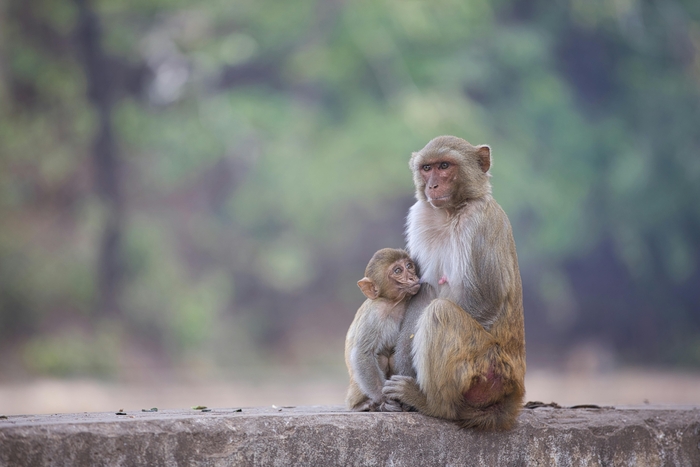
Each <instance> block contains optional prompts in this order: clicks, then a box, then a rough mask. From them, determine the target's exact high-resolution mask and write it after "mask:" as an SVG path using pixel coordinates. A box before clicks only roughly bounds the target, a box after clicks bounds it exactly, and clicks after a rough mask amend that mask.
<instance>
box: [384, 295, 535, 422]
mask: <svg viewBox="0 0 700 467" xmlns="http://www.w3.org/2000/svg"><path fill="white" fill-rule="evenodd" d="M412 357H413V363H414V365H415V368H416V374H417V376H416V379H415V380H414V379H413V378H410V377H397V376H394V377H392V379H391V380H390V381H388V382H387V383H386V384H385V385H384V394H385V395H386V396H387V397H392V398H395V399H398V400H400V401H402V402H403V403H406V404H410V405H412V406H413V407H415V408H416V409H418V411H420V412H422V413H425V414H426V415H432V416H435V417H441V418H447V419H451V420H459V421H460V424H461V425H462V426H465V427H467V426H473V427H477V428H480V429H486V430H493V429H504V428H508V427H510V426H511V425H512V423H513V421H514V420H515V417H516V416H517V413H518V412H519V410H520V409H519V407H520V404H521V399H522V396H523V393H524V389H520V390H519V388H522V384H514V383H513V382H512V378H511V375H512V373H513V371H512V368H511V367H512V364H511V363H510V359H509V358H508V356H507V355H504V354H503V353H502V352H501V350H500V346H499V345H498V342H497V341H496V339H494V337H493V336H492V335H491V334H489V333H488V332H487V331H486V330H485V329H484V328H483V326H481V325H480V324H479V323H478V322H477V321H476V320H475V319H474V318H472V317H471V316H470V315H469V314H468V313H466V312H465V311H464V310H463V309H462V308H460V307H459V306H458V305H456V304H455V303H453V302H451V301H449V300H445V299H437V300H433V301H432V302H431V303H430V305H429V306H428V307H427V308H426V310H425V311H424V313H423V314H422V315H421V317H420V318H419V320H418V322H417V325H416V331H415V335H414V337H413V347H412Z"/></svg>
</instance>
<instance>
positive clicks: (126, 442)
mask: <svg viewBox="0 0 700 467" xmlns="http://www.w3.org/2000/svg"><path fill="white" fill-rule="evenodd" d="M235 410H236V409H216V408H214V409H212V411H211V412H201V411H194V410H189V411H183V410H170V411H161V412H130V411H127V412H126V415H116V414H114V413H85V414H58V415H44V416H10V417H8V418H7V419H0V466H25V465H26V466H30V465H31V466H41V465H51V466H76V467H82V466H96V465H110V466H122V465H123V466H127V465H129V466H130V465H149V466H161V465H162V466H166V465H168V466H170V465H183V466H184V465H187V466H230V465H236V466H239V465H242V466H247V465H265V466H288V465H323V466H335V465H338V466H341V465H342V466H351V465H357V466H360V465H362V466H374V465H377V466H379V465H397V466H425V465H477V466H495V465H509V466H510V465H515V466H517V465H554V466H557V465H561V466H647V465H650V466H652V465H653V466H700V407H653V406H644V407H630V408H601V409H555V408H537V409H525V410H523V413H522V414H521V416H520V418H519V421H518V424H517V426H516V427H515V429H513V430H512V431H509V432H506V433H478V432H474V431H468V430H460V429H458V428H457V427H456V426H455V425H454V424H453V423H450V422H448V421H444V420H438V419H434V418H430V417H426V416H423V415H420V414H417V413H398V414H393V413H351V412H347V411H345V410H344V409H343V408H342V407H324V406H314V407H281V408H275V407H268V408H243V410H242V411H241V412H237V411H235Z"/></svg>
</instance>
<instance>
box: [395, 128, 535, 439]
mask: <svg viewBox="0 0 700 467" xmlns="http://www.w3.org/2000/svg"><path fill="white" fill-rule="evenodd" d="M409 165H410V167H411V170H412V171H413V180H414V183H415V186H416V199H417V201H416V203H415V204H414V205H413V206H412V207H411V209H410V211H409V214H408V220H407V224H406V240H407V247H408V251H409V253H410V255H411V256H412V257H413V258H414V259H415V260H416V263H417V265H418V267H419V268H420V270H421V277H422V279H421V282H422V286H421V289H420V291H419V292H418V294H417V295H416V296H414V297H413V298H411V301H410V303H409V305H408V309H407V310H406V314H405V318H404V321H403V324H402V327H401V331H400V334H399V339H398V342H397V346H396V353H395V372H396V375H394V376H393V377H392V378H391V379H390V380H389V381H387V382H386V383H385V385H384V389H383V393H384V395H385V396H386V397H388V398H390V399H396V400H398V401H401V402H402V403H404V404H407V405H409V406H412V407H414V408H415V409H417V410H418V411H419V412H422V413H424V414H426V415H431V416H435V417H441V418H446V419H450V420H457V421H458V423H459V425H460V426H462V427H474V428H477V429H481V430H506V429H509V428H511V427H512V426H513V424H514V423H515V420H516V418H517V416H518V414H519V412H520V409H521V406H522V399H523V396H524V394H525V385H524V378H525V330H524V323H523V304H522V285H521V282H520V272H519V270H518V258H517V255H516V252H515V242H514V241H513V234H512V231H511V227H510V223H509V222H508V217H507V216H506V214H505V213H504V212H503V210H502V209H501V207H500V206H499V205H498V204H497V203H496V201H495V200H494V199H493V197H492V196H491V183H490V182H489V178H490V176H491V175H490V174H489V173H488V170H489V167H490V166H491V149H490V148H489V147H488V146H485V145H484V146H472V145H471V144H469V143H468V142H467V141H465V140H463V139H460V138H457V137H454V136H440V137H437V138H435V139H433V140H432V141H430V142H429V143H428V144H427V145H426V146H425V147H424V148H423V149H422V150H421V151H419V152H416V153H413V155H412V157H411V161H410V163H409Z"/></svg>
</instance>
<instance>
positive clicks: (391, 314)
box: [345, 248, 420, 411]
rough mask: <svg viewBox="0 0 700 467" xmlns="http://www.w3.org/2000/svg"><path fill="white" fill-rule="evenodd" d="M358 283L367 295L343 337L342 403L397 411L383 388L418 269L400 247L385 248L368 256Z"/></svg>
mask: <svg viewBox="0 0 700 467" xmlns="http://www.w3.org/2000/svg"><path fill="white" fill-rule="evenodd" d="M397 268H398V270H400V272H396V271H397ZM357 285H358V286H359V287H360V289H361V290H362V292H363V293H364V294H365V296H367V300H365V302H364V303H363V304H362V306H361V307H360V309H359V310H357V314H356V315H355V319H354V320H353V322H352V324H351V325H350V329H349V330H348V334H347V337H346V339H345V364H346V365H347V367H348V373H349V375H350V385H349V387H348V393H347V396H346V398H345V402H346V405H347V406H348V408H349V409H351V410H355V411H400V410H401V405H400V404H398V403H396V402H395V401H392V400H387V398H386V397H384V395H383V394H382V388H383V386H384V382H385V381H386V380H387V379H388V378H390V377H391V376H392V375H393V374H394V370H393V366H394V365H393V361H394V356H393V354H394V346H395V345H396V339H397V337H398V334H399V329H400V326H401V320H402V319H403V315H404V312H405V311H406V305H407V304H408V300H409V299H410V297H411V296H412V295H415V293H416V292H418V288H419V287H420V284H419V281H418V271H417V270H416V267H415V263H414V262H413V260H412V259H411V258H410V257H409V256H408V254H407V253H406V252H405V251H404V250H395V249H391V248H384V249H383V250H379V251H378V252H376V253H375V254H374V256H372V259H371V260H370V262H369V264H368V265H367V269H366V270H365V277H363V278H362V279H361V280H359V281H358V283H357Z"/></svg>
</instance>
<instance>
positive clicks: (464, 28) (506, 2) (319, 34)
mask: <svg viewBox="0 0 700 467" xmlns="http://www.w3.org/2000/svg"><path fill="white" fill-rule="evenodd" d="M441 134H454V135H457V136H461V137H463V138H465V139H467V140H469V141H470V142H472V143H474V144H482V143H487V144H490V145H491V147H492V149H493V158H494V163H493V167H492V170H491V172H492V174H493V179H492V182H493V185H494V194H495V197H496V199H497V200H498V201H499V203H500V204H501V205H502V206H503V208H504V209H505V211H506V212H507V213H508V215H509V217H510V219H511V222H512V224H513V229H514V234H515V239H516V243H517V247H518V254H519V258H520V266H521V272H522V277H523V283H524V296H525V307H526V309H525V311H526V336H527V345H528V365H529V369H528V371H529V373H528V398H529V399H537V398H552V399H555V400H557V401H558V402H564V403H567V402H569V403H575V402H580V403H584V402H596V403H597V402H601V403H605V402H611V403H618V404H620V403H630V404H635V403H643V402H648V401H651V403H664V402H675V403H694V404H700V376H699V375H700V373H699V369H700V3H699V2H697V0H614V1H612V0H559V1H557V2H551V1H545V0H494V1H492V0H469V1H466V0H432V1H422V0H400V1H399V0H380V1H376V0H375V1H368V0H359V1H344V0H295V1H284V0H279V1H272V0H228V1H220V0H206V1H198V2H192V1H184V0H138V1H136V0H92V1H90V0H74V1H71V0H31V1H26V0H4V1H2V2H0V355H1V356H2V357H1V358H0V412H2V413H5V414H9V413H30V412H52V411H81V410H117V409H119V408H128V409H139V408H143V407H153V406H157V407H164V406H184V405H198V404H205V405H206V404H209V405H215V404H220V405H225V406H236V405H267V404H275V403H277V404H315V403H342V400H343V396H344V394H343V392H344V385H345V383H346V373H345V367H344V362H343V355H342V351H343V340H344V336H345V332H346V330H347V327H348V325H349V324H350V322H351V320H352V318H353V316H354V313H355V311H356V309H357V307H358V306H359V305H360V304H361V302H362V301H363V299H364V297H363V296H362V295H361V293H360V291H359V290H358V288H357V286H356V281H357V280H358V279H360V278H361V277H362V273H363V271H364V267H365V265H366V262H367V261H368V259H369V258H370V256H371V255H372V253H373V252H374V251H375V250H377V249H379V248H383V247H388V246H391V247H402V246H403V245H404V239H403V225H404V218H405V214H406V211H407V209H408V207H409V206H410V205H411V204H412V203H413V187H412V182H411V174H410V172H409V169H408V165H407V162H408V159H409V157H410V154H411V151H415V150H418V149H420V148H422V147H423V146H424V145H425V143H427V141H429V140H430V139H431V138H433V137H435V136H437V135H441ZM190 401H191V402H190ZM546 402H548V401H547V400H546ZM146 404H148V405H146Z"/></svg>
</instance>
